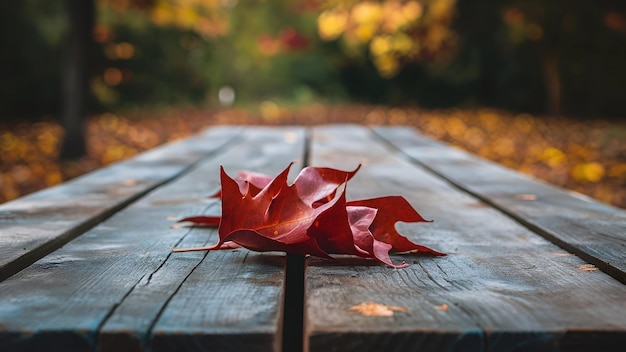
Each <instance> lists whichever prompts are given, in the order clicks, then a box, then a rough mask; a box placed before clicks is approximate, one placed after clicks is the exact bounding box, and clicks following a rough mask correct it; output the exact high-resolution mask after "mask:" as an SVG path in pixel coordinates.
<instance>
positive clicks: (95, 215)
mask: <svg viewBox="0 0 626 352" xmlns="http://www.w3.org/2000/svg"><path fill="white" fill-rule="evenodd" d="M239 130H240V128H216V129H212V130H208V131H207V133H203V134H199V135H198V136H195V137H193V138H189V139H186V140H183V141H180V142H174V143H170V144H167V145H164V146H161V147H159V148H155V149H153V150H151V151H149V152H147V153H144V154H142V155H141V156H138V157H136V158H133V159H131V160H129V161H126V162H123V163H118V164H114V165H112V166H110V167H107V168H104V169H101V170H98V171H96V172H93V173H90V174H88V175H86V176H83V177H79V178H77V179H75V180H72V181H69V182H67V183H65V184H62V185H60V186H57V187H53V188H49V189H46V190H43V191H40V192H37V193H33V194H31V195H28V196H26V197H23V198H20V199H17V200H15V201H12V202H7V203H4V204H2V205H0V281H1V280H3V279H5V278H7V277H9V276H11V275H12V274H14V273H16V272H18V271H19V270H21V269H23V268H25V267H26V266H28V265H30V264H32V263H33V262H34V261H36V260H37V259H39V258H41V257H43V256H45V255H46V254H48V253H50V252H52V251H53V250H55V249H57V248H59V247H60V246H62V245H63V244H65V243H66V242H68V241H69V240H71V239H72V238H74V237H76V236H77V235H79V234H81V233H82V232H84V231H85V230H87V229H89V228H90V227H92V226H94V225H96V224H98V223H99V222H101V221H102V220H103V219H105V218H107V217H109V216H111V215H112V214H114V213H115V212H117V211H118V210H120V209H122V208H123V207H125V206H127V205H128V204H130V203H132V202H133V201H134V200H136V199H139V198H140V197H142V196H143V195H145V194H146V193H147V192H149V191H150V190H152V189H155V188H156V187H158V186H159V185H162V184H163V183H166V182H168V181H169V180H171V179H173V178H174V177H176V176H178V175H180V174H182V173H183V172H185V171H186V170H187V169H188V168H189V167H191V166H192V165H193V164H194V163H196V162H198V161H199V160H201V159H202V158H204V157H206V156H207V155H209V154H211V153H214V152H216V151H217V150H219V149H220V148H221V147H223V146H224V145H225V144H226V143H228V141H229V140H231V139H232V138H233V137H234V136H235V135H236V134H237V133H238V131H239Z"/></svg>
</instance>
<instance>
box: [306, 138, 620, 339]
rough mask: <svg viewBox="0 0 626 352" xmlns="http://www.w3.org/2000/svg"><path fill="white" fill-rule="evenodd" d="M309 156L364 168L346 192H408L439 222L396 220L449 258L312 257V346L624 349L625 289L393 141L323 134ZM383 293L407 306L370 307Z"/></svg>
mask: <svg viewBox="0 0 626 352" xmlns="http://www.w3.org/2000/svg"><path fill="white" fill-rule="evenodd" d="M310 158H311V163H312V164H314V165H318V166H332V167H339V168H343V169H351V168H353V167H354V166H355V165H356V164H358V163H363V165H364V166H363V168H362V169H361V170H360V171H359V173H358V174H357V176H356V177H355V178H354V179H353V180H352V181H351V182H350V183H349V185H348V198H351V199H354V198H365V197H375V196H383V195H393V194H399V195H403V196H405V197H406V198H407V199H408V200H409V202H411V204H413V205H414V206H415V208H416V209H418V210H419V211H420V212H421V213H422V214H423V215H424V216H425V217H426V218H430V219H434V222H433V223H418V224H398V228H399V229H400V230H401V232H403V233H405V234H406V235H407V236H408V237H409V238H411V239H412V240H414V241H416V242H418V243H422V244H424V245H427V246H431V247H433V248H435V249H438V250H442V251H444V252H446V253H448V256H446V257H436V258H430V257H419V256H415V255H403V256H400V255H397V256H393V259H394V260H395V261H401V260H405V261H407V262H408V263H409V264H411V265H410V266H409V267H408V268H405V269H398V270H396V269H391V268H388V267H385V266H384V265H379V264H374V263H372V262H369V261H364V260H359V259H346V258H342V259H340V260H337V261H334V262H333V261H325V260H319V259H310V260H309V261H308V266H307V269H306V308H305V316H306V321H305V325H306V330H305V336H306V342H307V343H308V346H307V347H308V349H309V350H310V351H343V350H359V351H380V350H384V351H407V350H413V351H416V350H420V351H423V350H424V351H440V350H470V351H483V350H489V351H500V350H533V351H535V350H545V351H551V350H561V351H572V350H614V351H615V350H620V349H621V348H622V347H623V346H624V343H626V300H624V297H626V286H624V285H622V284H621V283H619V282H618V281H616V280H614V279H613V278H611V277H610V276H608V275H606V274H604V273H602V272H601V271H586V270H585V269H587V270H588V269H589V267H587V266H585V264H586V263H585V261H583V260H582V259H580V258H579V257H576V256H574V255H571V254H569V253H567V252H565V251H563V250H562V249H560V248H559V247H557V246H555V245H554V244H552V243H550V242H548V241H546V240H545V239H544V238H542V237H541V236H539V235H537V234H535V233H534V232H532V231H530V230H529V229H528V228H526V227H524V226H521V225H520V224H519V223H518V222H516V221H514V220H512V219H511V218H509V217H508V216H506V215H504V214H502V213H501V212H500V211H498V210H496V209H494V208H492V207H490V206H489V205H487V204H485V203H483V202H481V201H479V200H477V199H476V198H474V197H472V196H470V195H468V194H467V193H465V192H462V191H459V190H458V189H456V188H454V187H452V186H451V185H450V184H449V183H448V182H446V181H445V180H443V179H441V178H438V177H435V176H434V175H433V174H432V173H430V172H427V171H425V170H424V169H422V168H420V167H418V166H416V165H413V164H411V163H409V162H408V161H406V160H405V158H402V157H399V156H397V155H394V151H393V150H391V149H390V148H387V147H385V146H383V145H382V144H381V143H380V142H379V139H378V138H376V137H375V136H374V134H373V133H370V131H368V130H366V129H364V128H359V127H355V126H333V127H324V128H317V129H315V130H314V131H313V137H312V145H311V153H310ZM368 301H373V302H376V303H380V304H384V305H387V306H399V307H403V308H406V309H407V312H405V313H403V312H397V313H395V314H394V316H392V317H367V316H362V315H360V314H358V313H356V312H354V311H351V310H350V308H351V307H353V306H355V305H358V304H361V303H363V302H368Z"/></svg>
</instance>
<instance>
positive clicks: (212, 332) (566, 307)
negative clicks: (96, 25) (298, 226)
mask: <svg viewBox="0 0 626 352" xmlns="http://www.w3.org/2000/svg"><path fill="white" fill-rule="evenodd" d="M291 161H296V164H295V165H294V167H293V168H292V174H291V179H293V177H295V175H296V173H297V172H298V171H299V169H300V168H301V167H302V166H305V165H307V164H310V165H315V166H331V167H336V168H340V169H344V170H352V169H354V168H355V167H356V166H357V165H358V164H359V163H362V164H363V167H362V168H361V170H360V171H359V172H358V174H357V175H356V177H355V178H354V179H353V180H351V181H350V182H349V184H348V186H347V192H348V198H349V199H356V198H365V197H376V196H384V195H402V196H404V197H405V198H407V199H408V200H409V202H410V203H411V204H413V205H414V207H415V208H416V209H417V210H418V211H419V212H420V213H421V214H422V215H423V216H424V217H425V218H427V219H432V220H434V222H431V223H414V224H404V223H400V224H398V225H397V227H398V229H399V230H400V232H402V233H404V234H405V235H407V236H408V237H409V238H410V239H412V240H413V241H415V242H417V243H420V244H423V245H426V246H429V247H432V248H433V249H436V250H440V251H443V252H446V253H448V256H445V257H428V256H418V255H415V254H407V255H393V256H392V259H393V260H394V261H395V262H396V263H400V262H402V261H405V262H407V263H408V264H410V266H409V267H407V268H404V269H392V268H390V267H387V266H385V265H383V264H380V263H376V262H373V261H370V260H365V259H359V258H352V257H340V258H338V259H337V260H324V259H316V258H308V259H306V268H304V267H301V266H300V265H291V264H297V263H298V262H299V260H298V259H297V258H294V260H291V259H290V261H289V264H290V265H289V269H290V270H286V269H287V268H286V263H287V262H288V261H287V260H286V258H285V255H284V254H282V253H263V254H261V253H254V252H250V251H248V250H245V249H235V250H226V251H211V252H187V253H172V252H171V247H174V246H176V247H196V246H202V245H206V244H212V243H215V242H216V241H217V233H216V231H215V229H200V228H198V229H191V228H183V227H179V226H172V225H173V224H174V222H173V219H176V218H182V217H184V216H190V215H197V214H199V213H203V212H207V213H211V214H214V215H217V214H219V213H220V208H219V201H217V200H215V199H210V198H208V197H207V196H208V195H211V194H213V193H214V192H215V191H216V190H217V189H218V187H219V185H218V179H219V172H218V170H219V166H220V165H224V167H225V169H226V171H227V172H228V173H229V174H231V175H233V176H234V175H235V174H236V172H237V171H238V170H241V169H248V170H253V171H257V172H263V173H268V174H277V173H278V172H279V171H281V170H282V169H283V168H284V167H286V166H287V165H288V164H289V163H290V162H291ZM520 194H522V195H529V194H533V195H535V196H536V200H534V201H528V200H523V199H522V198H524V197H518V195H520ZM535 207H537V208H536V209H535ZM624 214H625V213H624V211H622V210H619V209H615V208H612V207H608V206H605V205H602V204H600V203H597V202H595V201H592V200H589V199H586V198H584V197H579V196H576V195H573V194H571V193H568V192H565V191H563V190H560V189H557V188H554V187H550V186H547V185H545V184H542V183H539V182H537V181H534V180H529V179H527V178H525V177H523V176H520V175H518V174H516V173H515V172H512V171H510V170H506V169H502V168H500V167H498V166H496V165H493V164H491V163H488V162H485V161H483V160H481V159H478V158H475V157H473V156H471V155H467V154H466V153H462V152H459V151H456V150H453V149H452V148H449V147H448V146H445V145H442V144H440V143H437V142H434V141H432V140H429V139H428V138H426V137H424V136H421V135H419V134H418V133H416V132H415V131H413V130H411V129H408V128H375V129H373V130H370V129H368V128H366V127H363V126H357V125H332V126H319V127H314V128H312V129H310V130H308V131H307V130H306V129H305V128H303V127H273V128H270V127H266V128H262V127H249V128H243V129H242V128H239V127H227V126H226V127H219V128H214V129H210V130H208V131H207V132H205V133H203V134H201V135H199V136H197V137H194V138H192V139H189V140H185V141H182V142H180V143H177V144H174V145H171V146H166V147H163V148H160V149H157V150H155V151H152V152H149V153H148V154H145V155H142V156H139V157H138V158H137V159H134V160H133V161H129V162H126V163H121V164H118V165H116V166H113V167H111V168H108V169H105V170H101V171H98V172H96V173H94V174H90V175H87V176H85V177H83V178H81V179H78V180H76V181H73V182H69V183H67V184H65V185H63V186H61V187H57V188H54V189H51V190H48V191H44V192H41V193H39V194H35V195H32V196H29V197H25V198H22V199H19V200H17V201H15V202H11V203H7V204H5V205H2V206H0V254H1V255H2V256H1V257H0V263H3V264H2V265H4V267H3V268H4V269H2V270H4V271H3V273H4V274H3V275H4V277H2V278H1V280H0V351H2V352H4V351H141V350H143V351H187V350H192V351H193V350H213V351H249V350H251V351H272V350H273V351H280V350H284V351H299V350H300V349H301V348H300V343H301V344H302V345H303V348H302V349H304V350H306V351H352V350H358V351H417V350H419V351H442V350H451V351H457V350H458V351H461V350H462V351H465V350H467V351H600V350H602V351H621V350H622V348H623V346H624V345H626V286H625V285H624V284H623V283H621V282H620V281H619V279H621V276H620V275H621V274H619V273H620V272H622V271H620V270H622V269H621V268H623V267H620V265H622V264H620V263H623V261H620V260H621V259H620V258H623V255H624V250H623V237H624V231H622V230H623V229H624V220H623V219H624ZM595 225H597V226H595ZM594 231H595V232H597V233H599V234H600V235H597V234H594ZM18 234H25V235H27V236H17V235H18ZM29 236H30V237H29ZM559 236H560V237H559ZM554 237H558V239H556V240H555V238H554ZM28 238H30V239H32V241H33V242H32V244H29V241H30V240H26V239H28ZM546 238H548V239H549V240H550V241H548V240H546ZM19 241H22V242H19ZM552 242H554V243H552ZM555 243H557V244H558V246H557V245H555ZM7 246H13V247H11V248H9V247H7ZM16 246H17V247H16ZM19 246H22V247H21V248H25V249H23V250H22V252H21V254H20V255H16V254H17V252H19V251H18V249H16V248H18V247H19ZM31 252H32V254H27V255H26V259H24V256H23V254H24V253H31ZM588 258H591V259H588ZM594 258H595V259H594ZM615 258H617V260H614V259H615ZM593 260H595V262H594V261H593ZM589 261H591V262H592V263H594V264H596V265H598V267H601V268H602V269H603V270H605V271H606V272H607V273H609V274H611V276H610V275H607V274H606V273H604V272H602V271H600V270H595V269H596V267H595V266H594V265H591V264H590V263H589ZM603 261H604V262H606V263H608V264H607V265H605V266H604V267H603V266H602V265H603V264H602V262H603ZM15 263H17V264H15ZM31 263H32V264H31ZM609 264H610V265H609ZM11 265H13V266H11ZM7 268H9V269H7ZM607 268H608V269H607ZM615 270H617V274H616V271H615ZM286 272H290V273H291V274H287V276H286ZM616 278H617V279H616ZM305 289H306V290H305ZM284 302H288V303H287V306H285V303H284ZM366 302H374V303H377V304H381V305H384V306H387V307H396V308H395V309H396V310H397V311H396V312H395V313H394V314H393V316H364V315H362V314H360V313H358V312H357V311H355V310H354V307H355V306H358V305H360V304H363V303H366ZM301 327H303V330H304V332H303V338H302V339H301V340H302V341H300V334H298V332H299V331H298V330H299V329H300V328H301ZM283 333H284V334H283ZM287 335H289V336H287ZM291 338H294V339H295V341H293V339H291ZM290 339H291V340H290ZM285 341H289V343H288V344H285V345H283V343H285Z"/></svg>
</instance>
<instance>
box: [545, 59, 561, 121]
mask: <svg viewBox="0 0 626 352" xmlns="http://www.w3.org/2000/svg"><path fill="white" fill-rule="evenodd" d="M559 69H560V67H559V59H558V57H557V55H556V54H545V55H544V57H543V74H544V77H545V83H546V91H547V93H548V109H549V112H550V113H551V114H552V115H560V114H561V104H562V88H561V73H560V70H559Z"/></svg>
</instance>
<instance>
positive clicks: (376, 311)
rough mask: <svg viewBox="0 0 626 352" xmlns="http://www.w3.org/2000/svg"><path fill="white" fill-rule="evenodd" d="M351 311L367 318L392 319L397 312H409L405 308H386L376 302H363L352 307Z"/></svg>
mask: <svg viewBox="0 0 626 352" xmlns="http://www.w3.org/2000/svg"><path fill="white" fill-rule="evenodd" d="M350 310H351V311H353V312H356V313H359V314H361V315H363V316H366V317H392V316H393V315H394V313H395V312H399V313H407V312H408V310H407V309H406V308H404V307H398V306H386V305H384V304H380V303H375V302H363V303H360V304H357V305H355V306H352V307H350Z"/></svg>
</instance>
